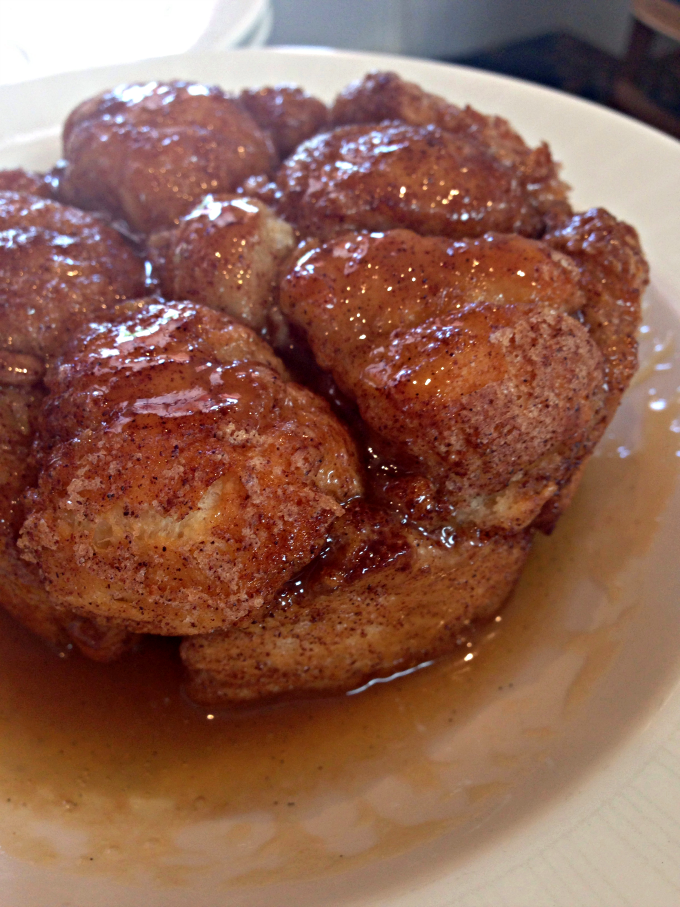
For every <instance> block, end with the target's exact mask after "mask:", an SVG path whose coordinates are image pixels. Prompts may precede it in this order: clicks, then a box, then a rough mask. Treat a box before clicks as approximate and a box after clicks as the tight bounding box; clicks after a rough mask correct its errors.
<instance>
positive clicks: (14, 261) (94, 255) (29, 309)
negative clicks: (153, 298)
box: [0, 192, 144, 357]
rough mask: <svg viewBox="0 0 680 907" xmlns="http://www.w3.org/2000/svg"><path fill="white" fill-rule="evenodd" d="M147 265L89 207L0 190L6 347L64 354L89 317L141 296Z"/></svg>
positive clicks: (1, 327)
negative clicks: (62, 203)
mask: <svg viewBox="0 0 680 907" xmlns="http://www.w3.org/2000/svg"><path fill="white" fill-rule="evenodd" d="M143 289H144V270H143V265H142V262H141V260H140V259H139V258H138V257H137V256H136V255H135V254H134V252H133V251H132V249H131V248H130V247H129V246H128V245H127V243H126V242H125V240H124V239H123V237H122V236H121V235H120V234H119V233H117V232H116V231H115V230H113V229H111V228H110V227H107V226H106V225H105V224H103V223H101V221H99V220H98V219H97V218H95V217H93V216H92V215H91V214H86V213H85V212H83V211H78V210H76V209H75V208H71V207H67V206H65V205H61V204H59V203H58V202H54V201H49V200H47V199H43V198H38V197H37V196H34V195H25V194H20V193H15V192H0V349H3V348H4V349H7V350H10V351H12V352H19V353H30V354H32V355H35V356H38V357H45V356H53V355H58V354H59V353H60V352H61V350H62V348H63V346H64V344H65V343H66V341H67V340H68V339H69V338H70V337H71V336H72V334H73V333H74V331H76V330H77V329H78V327H79V326H80V325H82V324H84V323H85V322H86V321H87V320H89V319H92V318H96V317H99V316H102V317H105V316H106V313H107V311H109V310H110V309H112V308H113V307H114V306H115V305H116V304H117V303H118V302H120V300H121V299H129V298H130V297H134V296H137V295H140V294H141V293H142V292H143Z"/></svg>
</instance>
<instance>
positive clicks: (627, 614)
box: [0, 298, 680, 903]
mask: <svg viewBox="0 0 680 907" xmlns="http://www.w3.org/2000/svg"><path fill="white" fill-rule="evenodd" d="M652 315H653V317H652ZM650 317H652V321H651V326H650V327H648V328H645V329H643V331H644V332H643V334H642V342H641V361H642V368H641V371H640V374H639V377H638V379H637V381H636V383H635V386H634V387H633V388H632V389H631V390H630V391H629V394H628V396H627V398H626V400H625V401H624V404H623V407H622V410H623V411H622V412H621V413H620V414H619V416H618V417H617V420H616V421H615V422H614V423H613V425H612V426H611V427H610V429H609V430H608V432H607V435H606V436H605V438H604V440H603V442H602V443H601V445H600V447H599V449H598V452H597V454H596V455H595V456H594V457H593V458H592V460H591V462H590V464H589V466H588V469H587V471H586V475H585V478H584V480H583V483H582V486H581V488H580V490H579V492H578V494H577V497H576V499H575V501H574V503H573V505H572V507H571V508H570V510H569V511H568V512H567V513H566V515H565V516H564V517H563V518H562V519H561V521H560V523H559V525H558V527H557V529H556V531H555V533H554V534H553V535H552V536H551V537H550V538H546V537H538V538H537V540H536V545H535V550H534V553H533V555H532V558H531V560H530V563H529V565H528V567H527V569H526V571H525V574H524V575H523V577H522V580H521V582H520V584H519V586H518V588H517V590H516V592H515V594H514V596H513V598H512V600H511V602H510V603H509V604H508V606H507V607H506V609H505V610H504V612H503V614H502V616H500V617H499V618H497V619H496V621H495V622H493V623H491V624H490V625H487V626H486V627H484V628H482V629H480V630H479V631H478V632H477V635H476V636H474V637H471V638H469V639H461V642H460V649H459V652H458V653H456V654H455V655H453V656H452V657H450V658H447V659H444V660H442V661H440V662H438V663H436V664H434V665H432V666H429V667H426V668H424V669H423V670H417V671H413V672H409V673H408V675H407V676H403V677H399V678H396V679H393V680H392V681H391V682H389V683H385V682H378V683H374V684H372V685H369V688H368V689H365V690H363V691H361V692H359V693H357V694H355V695H348V696H343V697H338V698H334V699H329V700H319V701H314V702H301V703H294V704H286V705H280V706H277V707H269V708H264V709H259V710H251V711H233V712H225V713H219V714H217V713H213V712H210V711H209V710H207V709H200V708H197V707H196V706H193V705H192V704H190V703H189V702H188V700H187V699H186V698H185V697H184V696H183V694H182V689H181V687H182V674H181V667H180V666H179V664H178V659H177V653H176V645H175V643H174V642H173V641H172V640H151V641H148V642H147V643H146V644H145V645H144V646H143V647H142V648H141V649H140V650H139V651H138V652H136V653H133V654H132V655H130V656H128V657H126V658H124V659H123V660H122V661H120V662H119V663H116V664H112V665H100V664H96V663H93V662H89V661H87V660H85V659H83V658H80V657H79V656H77V655H76V654H74V653H71V652H61V653H55V652H54V651H51V650H48V649H47V648H45V646H44V645H42V644H41V643H40V642H39V641H37V640H35V639H33V638H32V637H31V636H30V635H29V634H28V633H27V632H25V631H24V630H23V629H22V628H20V627H19V626H18V625H15V624H14V623H13V622H12V621H11V619H10V618H9V617H5V616H2V617H0V626H1V633H0V740H1V741H2V744H1V746H0V847H2V848H3V849H4V850H5V851H6V852H7V853H8V854H9V855H10V856H11V857H13V858H16V859H19V860H26V861H30V862H32V863H36V864H42V865H44V866H46V867H49V868H50V870H51V871H65V872H70V873H76V874H80V875H95V876H96V875H102V876H105V877H110V878H114V879H118V880H133V879H134V878H135V877H136V876H137V874H139V873H140V872H146V873H151V876H152V878H153V879H154V880H155V881H154V884H156V885H159V886H175V885H192V884H193V882H194V881H195V880H196V879H199V878H200V880H201V881H202V882H205V880H206V879H209V880H212V881H211V884H214V885H216V886H221V885H227V886H233V885H240V886H250V885H258V886H259V885H264V884H275V883H279V882H282V881H285V880H296V879H304V878H315V879H319V878H320V877H321V876H323V875H325V874H328V873H337V872H339V871H341V870H348V869H351V868H357V867H361V866H365V865H369V864H372V863H373V862H374V861H376V860H377V859H378V858H384V857H390V856H394V855H395V854H400V853H402V854H403V853H405V852H407V851H409V850H412V849H413V848H416V847H418V846H420V845H423V843H424V842H427V841H428V840H430V841H431V840H434V839H437V838H438V837H441V836H444V835H448V836H449V837H448V838H447V840H448V841H450V842H453V845H452V846H453V849H454V850H456V852H458V853H460V854H462V853H464V852H465V848H466V847H467V846H468V845H467V843H466V842H467V841H468V838H469V837H470V834H471V829H473V828H475V827H478V826H479V825H480V823H483V822H484V821H486V820H487V819H488V817H490V816H492V815H493V814H494V813H496V812H498V811H499V810H501V809H502V808H504V804H506V803H507V802H509V801H510V799H511V798H512V796H515V798H517V797H520V798H521V797H522V796H523V794H522V790H523V789H524V788H523V785H525V784H526V783H527V779H531V778H532V776H533V775H532V773H535V772H536V770H537V766H539V765H540V764H543V763H544V762H545V760H546V759H548V758H549V757H550V754H551V753H553V752H557V750H558V748H559V746H558V745H559V744H560V743H564V742H565V741H566V742H567V743H569V739H570V737H569V734H570V733H571V729H572V728H573V726H574V722H575V721H577V720H578V719H579V717H580V716H583V715H584V714H585V711H586V710H587V708H588V706H589V703H591V702H592V700H593V698H594V696H595V693H596V691H597V690H598V689H599V685H600V684H601V683H603V681H604V680H605V679H606V677H607V676H608V672H609V671H610V669H611V667H612V665H613V664H615V663H616V659H617V658H619V657H620V653H621V651H622V650H623V647H624V644H625V640H626V638H627V635H628V636H630V634H631V633H633V632H634V631H635V626H636V621H639V620H641V619H642V618H641V617H640V613H641V612H640V609H641V607H642V604H641V602H640V601H639V596H638V595H637V590H638V589H639V582H638V580H637V579H636V577H638V576H639V575H642V573H641V571H642V572H644V559H645V557H647V556H648V553H649V551H650V550H651V547H652V546H653V545H654V544H655V540H656V539H657V537H658V529H659V519H660V517H661V515H662V514H663V512H664V510H665V509H666V508H667V504H668V502H669V499H670V496H671V494H672V493H673V492H674V490H675V489H676V487H677V482H678V471H679V467H680V456H678V448H680V355H679V353H678V351H676V350H675V349H674V347H673V343H672V339H671V340H669V339H668V338H669V337H671V335H672V331H673V330H674V329H675V328H676V320H675V319H676V316H673V315H671V314H670V313H669V312H668V311H667V310H666V309H665V308H664V305H663V303H662V300H661V299H660V298H657V299H656V300H655V307H654V311H653V313H650ZM636 571H637V572H636ZM636 596H637V597H636ZM664 644H665V643H664V642H663V640H662V641H661V643H660V646H661V648H663V645H664ZM671 644H674V643H673V641H672V640H671V642H669V643H668V645H671ZM660 660H661V661H662V660H663V659H662V658H661V656H660ZM658 683H659V684H661V679H659V680H658ZM631 708H633V707H631ZM635 708H637V709H638V712H639V711H640V710H641V709H642V708H643V706H642V705H641V706H636V707H635ZM633 711H634V709H633ZM636 714H637V713H636ZM623 733H624V728H622V729H621V731H620V732H619V734H618V737H617V736H616V734H613V735H612V736H611V737H610V739H609V740H608V742H607V743H606V746H612V745H613V744H614V743H615V742H616V740H617V739H620V738H621V736H622V735H623ZM603 745H604V744H603ZM525 799H526V797H525ZM527 808H530V807H527ZM258 903H259V902H258Z"/></svg>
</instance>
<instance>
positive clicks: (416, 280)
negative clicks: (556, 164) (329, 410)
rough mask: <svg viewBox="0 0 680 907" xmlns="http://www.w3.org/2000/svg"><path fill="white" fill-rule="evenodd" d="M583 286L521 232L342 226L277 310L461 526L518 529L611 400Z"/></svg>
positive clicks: (287, 283) (295, 273) (550, 491)
mask: <svg viewBox="0 0 680 907" xmlns="http://www.w3.org/2000/svg"><path fill="white" fill-rule="evenodd" d="M579 280H580V275H579V272H578V270H577V268H575V267H574V265H573V263H572V262H571V261H570V259H568V258H566V257H564V256H562V255H557V256H556V255H555V254H554V252H553V250H552V249H551V248H550V247H548V246H546V245H545V244H543V243H539V242H536V241H533V240H529V239H525V238H523V237H519V236H494V235H487V236H485V237H483V238H481V239H476V240H467V241H459V242H456V243H452V242H450V241H447V240H445V239H442V238H434V237H421V236H418V235H416V234H414V233H411V232H408V231H404V230H396V231H391V232H389V233H386V234H373V235H370V236H367V235H365V234H347V235H344V236H341V237H339V238H337V239H336V240H335V241H333V242H331V243H328V244H327V245H325V246H322V247H320V248H318V249H315V250H312V251H310V252H308V253H307V254H306V255H304V256H303V257H302V258H301V259H300V260H299V261H298V263H297V265H296V266H295V268H294V269H293V270H292V272H291V273H290V274H289V275H288V277H287V278H286V279H285V280H284V282H283V285H282V293H281V305H282V308H283V311H284V312H285V313H286V315H288V317H289V318H291V320H292V321H293V323H294V324H295V325H297V326H298V327H300V328H301V329H302V330H304V331H305V333H306V336H307V339H308V341H309V343H310V345H311V348H312V350H313V352H314V355H315V357H316V359H317V361H318V363H319V365H320V366H321V367H322V368H324V369H328V370H329V371H330V372H331V373H332V374H333V377H334V378H335V380H336V381H337V382H338V384H339V386H340V388H341V390H343V391H344V392H345V393H346V394H348V395H349V396H350V397H351V398H353V399H354V400H356V402H357V404H358V406H359V410H360V412H361V415H362V417H363V419H364V420H365V421H366V423H367V425H368V426H369V427H370V429H371V430H372V431H373V432H374V433H375V434H376V435H377V436H378V437H377V440H378V443H380V440H381V439H382V441H383V442H384V441H386V442H387V444H388V447H389V450H388V453H389V455H391V456H394V455H395V454H396V455H397V458H398V459H399V458H401V460H402V461H403V460H404V459H406V460H407V461H408V460H409V458H410V459H411V461H413V460H415V461H416V464H413V462H411V463H410V464H408V465H410V469H411V470H413V469H416V471H418V472H420V473H422V474H423V475H424V476H427V477H429V478H431V479H433V480H435V484H436V487H437V488H438V490H439V496H443V497H444V499H445V500H447V501H448V503H449V504H450V505H451V506H452V507H453V508H454V509H455V520H456V521H457V522H461V521H462V522H472V523H474V524H476V525H477V526H502V527H505V528H508V529H510V528H512V529H520V528H522V527H523V526H526V525H528V524H529V523H530V522H531V521H532V520H533V519H534V518H535V517H536V516H537V514H538V513H539V511H540V510H541V508H542V507H543V505H544V504H545V502H546V501H547V500H548V499H549V498H550V497H552V496H553V495H554V494H555V493H556V491H557V490H558V488H559V487H561V485H562V484H563V483H564V482H565V481H566V480H567V478H568V476H569V475H570V473H571V471H572V470H573V469H574V468H575V467H576V466H577V465H578V462H580V460H581V459H582V457H583V456H584V455H585V454H586V453H587V452H588V451H589V450H590V449H591V447H592V445H591V444H590V441H589V438H590V435H591V433H592V432H593V430H594V426H595V425H596V424H597V422H598V420H599V418H600V414H601V411H602V410H603V405H604V391H603V378H604V372H603V362H602V353H601V351H600V350H599V349H598V346H597V344H596V342H595V341H594V339H593V338H591V336H589V333H588V330H587V329H586V328H585V327H584V326H583V325H582V324H581V323H580V322H579V321H578V320H577V319H576V318H575V317H571V315H570V314H569V313H575V312H577V311H579V310H581V309H582V307H583V306H584V304H585V298H584V296H583V294H582V292H581V289H580V286H579ZM435 497H436V495H435Z"/></svg>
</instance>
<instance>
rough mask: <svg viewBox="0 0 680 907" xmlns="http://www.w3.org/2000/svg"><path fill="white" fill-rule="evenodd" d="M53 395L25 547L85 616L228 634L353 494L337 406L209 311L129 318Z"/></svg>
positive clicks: (138, 310)
mask: <svg viewBox="0 0 680 907" xmlns="http://www.w3.org/2000/svg"><path fill="white" fill-rule="evenodd" d="M48 386H49V388H50V391H51V396H50V399H49V402H48V404H47V408H46V413H45V420H44V430H43V444H42V448H43V449H42V456H43V462H42V471H41V476H40V481H39V484H38V488H37V490H36V491H35V492H34V493H33V494H32V502H31V506H30V508H29V515H28V519H27V521H26V523H25V524H24V527H23V531H22V537H21V539H20V543H19V544H20V546H21V547H22V550H23V553H24V556H26V557H27V558H28V559H31V560H35V561H37V562H38V563H39V564H40V567H41V570H42V573H43V575H44V579H45V583H46V587H47V589H48V591H49V593H50V595H51V596H52V597H53V598H54V600H55V601H56V602H57V603H58V604H59V605H60V606H61V607H65V608H69V609H72V610H73V611H75V612H77V613H79V614H82V615H84V616H86V617H94V618H97V617H104V618H110V619H113V620H116V621H117V622H118V623H119V624H120V625H121V626H123V627H127V628H128V629H131V630H135V631H140V632H147V633H160V634H164V635H167V634H169V635H181V634H186V633H199V632H206V631H207V630H211V629H213V628H215V627H222V626H226V625H228V624H230V623H232V622H233V621H234V620H236V619H237V618H238V617H241V616H243V615H244V614H246V613H247V612H249V611H250V610H252V609H253V608H256V607H259V606H260V605H261V604H262V603H263V602H264V601H265V600H266V599H267V598H269V597H270V596H271V595H272V594H273V593H274V592H275V591H276V589H278V587H279V586H280V585H281V584H282V583H284V582H285V581H286V580H287V579H289V578H290V577H291V576H292V575H293V574H294V573H295V572H296V571H297V570H299V569H300V568H301V567H303V566H304V565H305V564H306V563H307V562H308V561H309V560H310V559H311V558H312V557H313V555H314V553H315V552H316V551H317V550H318V549H319V548H320V547H321V546H322V544H323V542H324V540H325V536H326V529H327V527H328V525H329V524H330V523H331V522H332V521H333V520H334V519H336V517H337V516H339V515H340V514H342V512H343V509H342V504H343V503H344V502H345V501H347V500H348V499H349V498H351V497H354V496H356V495H357V494H358V493H360V490H361V485H360V481H359V477H358V474H357V471H356V462H355V453H354V449H353V445H352V443H351V441H350V439H349V436H348V435H347V433H346V431H345V429H344V428H343V427H342V426H341V425H340V424H339V422H337V420H336V419H335V418H334V417H333V416H332V415H331V413H330V412H329V409H328V406H327V404H326V403H325V402H324V401H322V400H321V399H319V398H317V397H316V396H315V395H314V394H312V393H311V392H310V391H307V390H306V389H304V388H302V387H300V386H298V385H296V384H293V383H292V382H289V381H288V380H287V378H286V374H285V371H284V369H283V367H282V365H281V363H280V362H279V360H278V359H277V358H276V357H275V356H274V354H273V352H272V351H271V350H270V349H269V348H268V347H267V345H266V344H265V343H263V341H261V340H260V339H259V338H258V337H257V336H256V335H255V334H254V333H253V332H252V331H250V330H249V329H248V328H246V327H243V326H242V325H239V324H237V323H236V322H234V321H232V320H231V319H229V318H227V317H226V316H224V315H221V314H219V313H216V312H213V311H211V310H210V309H207V308H204V307H202V306H197V305H193V304H190V303H173V304H169V305H166V304H163V303H157V302H154V301H153V300H151V301H147V302H144V301H142V302H138V303H131V304H129V305H128V306H127V307H123V308H122V310H121V311H120V313H119V315H118V318H117V319H115V320H113V321H112V322H110V323H107V324H102V325H94V326H93V327H92V328H91V329H90V331H89V333H86V334H84V335H82V336H81V337H79V338H77V341H76V342H75V343H74V345H73V347H72V350H71V352H70V354H68V355H67V356H65V357H64V359H63V360H62V362H61V364H60V366H59V368H58V369H56V370H55V371H54V373H53V374H52V375H51V376H49V378H48Z"/></svg>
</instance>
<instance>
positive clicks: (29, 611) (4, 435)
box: [0, 353, 134, 661]
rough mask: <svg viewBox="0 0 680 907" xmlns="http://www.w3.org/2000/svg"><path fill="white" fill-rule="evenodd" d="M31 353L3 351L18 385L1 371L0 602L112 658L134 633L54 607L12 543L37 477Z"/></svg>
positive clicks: (36, 626) (60, 641)
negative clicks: (17, 374)
mask: <svg viewBox="0 0 680 907" xmlns="http://www.w3.org/2000/svg"><path fill="white" fill-rule="evenodd" d="M30 358H31V357H28V356H25V355H23V356H17V354H14V353H7V354H5V362H6V364H10V363H11V362H12V361H15V362H17V363H18V370H19V372H20V374H21V376H22V383H21V384H17V383H16V381H15V375H13V373H12V372H11V371H10V373H9V381H7V380H4V379H3V377H2V376H0V605H1V606H2V607H4V608H5V609H6V610H7V611H9V612H10V614H12V615H13V616H14V617H15V618H16V619H17V620H19V621H20V622H21V623H22V624H23V625H24V626H25V627H27V628H28V629H29V630H31V631H32V632H33V633H35V634H36V635H37V636H40V637H41V638H42V639H44V640H46V641H47V642H49V643H51V644H52V645H54V646H59V647H65V646H68V645H69V644H72V643H75V644H76V645H77V646H78V648H79V649H80V650H81V651H83V652H84V654H86V655H87V656H88V657H90V658H93V659H95V660H96V661H111V660H113V659H115V658H118V657H119V656H120V655H121V654H122V653H123V652H124V651H126V650H127V649H128V648H129V647H130V646H131V645H132V644H133V642H134V638H133V637H132V636H131V635H130V634H129V633H128V632H127V631H126V630H125V629H123V628H119V627H116V626H112V625H110V624H109V623H108V622H106V621H101V620H100V621H88V622H86V626H85V625H84V622H83V621H82V620H81V619H80V618H77V617H76V615H74V614H72V613H70V612H68V611H62V610H60V609H58V608H57V607H56V606H55V603H54V602H53V601H52V600H51V599H50V597H49V595H48V594H47V591H46V589H45V587H44V585H43V582H42V579H41V577H40V574H39V571H38V569H37V567H36V566H35V565H34V564H28V563H26V562H25V561H23V560H22V559H21V558H20V555H19V551H18V549H17V546H16V540H17V536H18V533H19V529H20V528H21V524H22V523H23V521H24V516H25V513H24V492H25V490H26V487H27V486H31V485H32V484H34V483H35V481H36V480H37V466H36V463H35V460H34V457H33V454H32V439H33V436H34V434H35V431H36V426H37V422H38V420H39V416H40V407H41V404H42V400H43V397H44V393H45V392H44V389H43V388H42V386H41V385H40V384H39V376H40V363H39V362H38V361H37V360H36V361H35V362H34V366H33V377H32V379H31V378H29V377H27V375H26V371H28V369H27V366H28V365H29V359H30ZM25 370H26V371H25ZM36 376H37V377H36ZM10 382H11V383H10Z"/></svg>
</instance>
